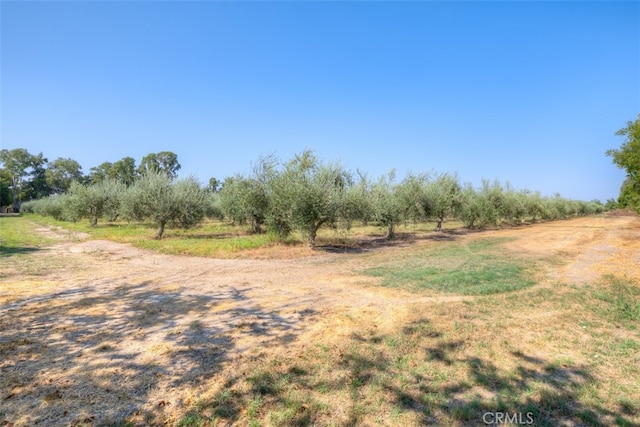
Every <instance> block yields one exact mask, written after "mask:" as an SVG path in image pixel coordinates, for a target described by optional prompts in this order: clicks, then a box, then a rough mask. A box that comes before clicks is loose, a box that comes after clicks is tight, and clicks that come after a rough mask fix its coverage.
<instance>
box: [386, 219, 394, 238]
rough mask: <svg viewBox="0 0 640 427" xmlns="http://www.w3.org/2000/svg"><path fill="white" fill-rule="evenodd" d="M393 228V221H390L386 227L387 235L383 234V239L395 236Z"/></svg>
mask: <svg viewBox="0 0 640 427" xmlns="http://www.w3.org/2000/svg"><path fill="white" fill-rule="evenodd" d="M394 228H395V224H394V223H393V222H390V223H389V227H388V228H387V235H386V236H384V238H385V239H387V240H391V239H393V238H394V237H395V235H396V233H395V230H394Z"/></svg>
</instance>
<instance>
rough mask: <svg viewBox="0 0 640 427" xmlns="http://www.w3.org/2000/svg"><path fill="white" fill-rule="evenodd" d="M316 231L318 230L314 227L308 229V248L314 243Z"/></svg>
mask: <svg viewBox="0 0 640 427" xmlns="http://www.w3.org/2000/svg"><path fill="white" fill-rule="evenodd" d="M317 233H318V230H317V229H316V228H314V229H313V230H311V231H309V234H308V235H307V246H309V247H310V248H313V247H314V246H315V245H316V235H317Z"/></svg>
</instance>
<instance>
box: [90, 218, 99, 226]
mask: <svg viewBox="0 0 640 427" xmlns="http://www.w3.org/2000/svg"><path fill="white" fill-rule="evenodd" d="M96 225H98V217H97V216H92V217H91V226H92V227H95V226H96Z"/></svg>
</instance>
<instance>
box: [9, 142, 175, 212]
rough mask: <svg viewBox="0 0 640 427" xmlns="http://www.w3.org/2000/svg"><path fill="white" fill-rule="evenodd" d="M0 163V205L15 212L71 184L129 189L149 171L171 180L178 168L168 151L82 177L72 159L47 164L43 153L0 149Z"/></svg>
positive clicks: (109, 165) (94, 169) (106, 165)
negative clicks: (111, 184)
mask: <svg viewBox="0 0 640 427" xmlns="http://www.w3.org/2000/svg"><path fill="white" fill-rule="evenodd" d="M0 163H1V164H2V167H1V168H0V206H12V207H13V210H14V211H15V212H18V211H19V210H20V205H21V204H22V202H23V201H28V200H35V199H40V198H43V197H46V196H50V195H54V194H64V193H66V192H67V191H68V190H69V189H70V188H71V185H72V183H73V182H78V183H82V184H89V185H90V184H97V183H100V182H102V181H105V180H113V181H116V182H120V183H123V184H125V185H127V186H129V185H131V184H133V182H134V181H135V180H136V179H137V178H138V177H140V176H143V175H145V174H146V173H148V172H150V171H154V172H157V171H161V172H163V173H165V174H167V175H168V176H169V177H171V178H175V177H176V176H177V173H178V171H179V170H180V167H181V166H180V163H179V162H178V156H177V155H176V154H175V153H172V152H171V151H161V152H159V153H149V154H147V155H146V156H144V157H143V158H142V160H141V161H140V164H139V165H137V166H136V161H135V159H134V158H132V157H124V158H123V159H121V160H118V161H117V162H114V163H111V162H104V163H102V164H100V165H98V166H95V167H92V168H91V169H90V171H89V173H88V174H86V175H85V174H84V173H83V172H82V166H80V163H78V162H77V161H76V160H73V159H71V158H62V157H59V158H57V159H55V160H53V161H51V162H50V161H49V160H48V159H47V158H46V157H44V155H43V153H39V154H31V153H29V151H27V150H26V149H24V148H16V149H13V150H7V149H3V150H0Z"/></svg>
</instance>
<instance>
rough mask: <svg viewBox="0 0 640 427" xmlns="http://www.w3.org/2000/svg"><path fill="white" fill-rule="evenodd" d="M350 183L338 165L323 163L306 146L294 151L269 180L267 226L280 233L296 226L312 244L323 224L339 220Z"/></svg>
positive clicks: (348, 176)
mask: <svg viewBox="0 0 640 427" xmlns="http://www.w3.org/2000/svg"><path fill="white" fill-rule="evenodd" d="M351 184H352V179H351V176H350V174H349V173H348V172H346V171H345V170H344V169H343V168H342V167H341V166H339V165H337V164H328V163H327V164H325V163H322V162H320V161H319V160H318V158H317V157H316V156H315V155H314V154H313V153H312V152H311V151H309V150H307V151H304V152H303V153H302V154H299V155H296V156H295V158H294V159H292V160H291V161H289V162H288V163H287V164H286V165H285V167H284V170H283V171H282V172H281V173H279V174H277V175H276V176H274V177H273V179H272V180H271V191H272V193H271V203H272V204H271V208H270V209H269V214H268V216H267V223H268V225H269V227H270V229H272V230H273V231H275V232H276V233H278V234H279V235H281V236H286V235H287V234H288V232H290V231H291V230H293V229H297V230H299V231H300V232H301V233H302V235H303V236H304V238H305V239H306V241H307V243H308V245H309V246H313V245H314V244H315V238H316V234H317V231H318V229H319V228H320V227H321V226H322V225H323V224H330V225H335V224H337V223H339V222H340V219H341V215H342V214H343V213H344V212H345V211H344V206H345V203H346V199H347V193H348V191H349V187H350V186H351Z"/></svg>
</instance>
